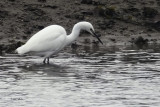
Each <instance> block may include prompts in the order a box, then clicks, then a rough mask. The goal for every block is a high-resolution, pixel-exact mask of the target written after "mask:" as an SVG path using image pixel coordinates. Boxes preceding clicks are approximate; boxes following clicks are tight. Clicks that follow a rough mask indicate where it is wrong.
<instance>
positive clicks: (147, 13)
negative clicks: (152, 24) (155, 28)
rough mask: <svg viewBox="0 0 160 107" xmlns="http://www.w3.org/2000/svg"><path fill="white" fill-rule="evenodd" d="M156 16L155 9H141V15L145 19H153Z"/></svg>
mask: <svg viewBox="0 0 160 107" xmlns="http://www.w3.org/2000/svg"><path fill="white" fill-rule="evenodd" d="M157 14H158V11H157V10H156V9H153V8H151V7H144V8H143V15H144V17H147V18H154V17H155V16H156V15H157Z"/></svg>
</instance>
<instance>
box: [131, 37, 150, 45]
mask: <svg viewBox="0 0 160 107" xmlns="http://www.w3.org/2000/svg"><path fill="white" fill-rule="evenodd" d="M134 43H135V44H136V45H144V44H147V43H148V39H144V38H143V37H142V36H139V37H138V38H136V39H135V40H134Z"/></svg>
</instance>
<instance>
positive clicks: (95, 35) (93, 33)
mask: <svg viewBox="0 0 160 107" xmlns="http://www.w3.org/2000/svg"><path fill="white" fill-rule="evenodd" d="M91 32H92V35H93V36H94V37H96V38H97V39H98V41H99V42H100V43H101V44H102V45H103V42H102V41H101V40H100V38H99V37H98V35H97V34H96V33H95V32H94V31H93V30H92V29H91Z"/></svg>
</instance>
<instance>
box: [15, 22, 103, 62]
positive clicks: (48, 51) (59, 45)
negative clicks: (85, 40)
mask: <svg viewBox="0 0 160 107" xmlns="http://www.w3.org/2000/svg"><path fill="white" fill-rule="evenodd" d="M81 30H85V31H87V32H89V33H91V34H92V35H93V36H94V37H96V38H97V39H98V40H99V42H100V43H102V41H101V40H100V39H99V37H98V36H97V35H96V34H95V32H94V28H93V26H92V24H91V23H89V22H85V21H84V22H79V23H77V24H75V25H74V27H73V29H72V32H71V34H70V35H67V33H66V31H65V29H64V28H63V27H62V26H59V25H50V26H48V27H45V28H44V29H42V30H40V31H39V32H37V33H36V34H35V35H33V36H32V37H31V38H30V39H29V40H28V41H27V42H26V43H25V44H24V45H22V46H21V47H19V48H17V49H16V52H17V53H18V54H19V55H23V54H25V53H30V52H31V53H32V52H33V53H36V54H37V55H43V56H44V60H43V63H46V59H47V63H48V64H49V58H50V56H51V55H53V54H56V53H58V52H59V51H60V50H62V49H63V48H64V47H65V46H67V45H69V44H70V43H72V42H73V41H75V40H76V38H77V37H78V36H79V34H80V31H81ZM102 44H103V43H102Z"/></svg>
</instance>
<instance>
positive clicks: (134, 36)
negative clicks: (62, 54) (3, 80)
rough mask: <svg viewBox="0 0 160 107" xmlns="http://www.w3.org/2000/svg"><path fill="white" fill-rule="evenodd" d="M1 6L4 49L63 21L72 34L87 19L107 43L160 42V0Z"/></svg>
mask: <svg viewBox="0 0 160 107" xmlns="http://www.w3.org/2000/svg"><path fill="white" fill-rule="evenodd" d="M0 7H1V10H0V53H11V52H13V50H15V49H16V48H17V47H18V46H20V45H22V44H23V43H25V42H26V41H27V40H28V39H29V38H30V37H31V36H32V35H33V34H35V33H36V32H37V31H39V30H41V29H43V28H44V27H46V26H48V25H51V24H59V25H62V26H63V27H65V29H66V31H67V33H68V34H69V33H70V32H71V29H72V27H73V25H74V24H75V23H77V22H79V21H83V20H85V21H89V22H91V23H92V24H93V25H94V27H95V29H96V32H97V33H98V34H100V35H101V39H102V40H103V42H104V43H105V45H107V46H108V45H119V44H121V45H124V44H125V45H126V44H140V45H141V44H146V43H148V42H149V43H159V42H160V38H159V36H160V1H159V0H141V1H137V0H130V1H129V0H114V1H111V0H101V1H99V0H71V1H70V0H23V1H22V0H1V1H0ZM84 35H85V34H83V35H81V36H82V37H83V36H84ZM90 38H91V39H90ZM88 39H89V41H90V42H89V43H90V44H95V43H97V41H95V40H94V39H92V37H91V36H89V37H88ZM85 41H86V39H84V40H83V39H81V40H78V44H79V43H80V44H81V43H83V42H85ZM139 42H140V43H139Z"/></svg>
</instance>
